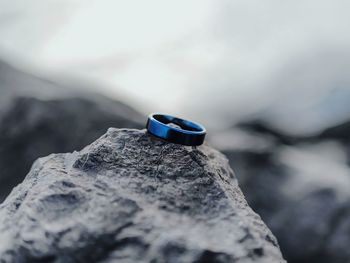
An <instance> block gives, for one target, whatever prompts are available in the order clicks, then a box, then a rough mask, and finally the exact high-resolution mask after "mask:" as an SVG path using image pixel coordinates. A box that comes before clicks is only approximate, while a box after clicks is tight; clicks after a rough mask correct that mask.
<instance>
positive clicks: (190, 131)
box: [146, 113, 206, 146]
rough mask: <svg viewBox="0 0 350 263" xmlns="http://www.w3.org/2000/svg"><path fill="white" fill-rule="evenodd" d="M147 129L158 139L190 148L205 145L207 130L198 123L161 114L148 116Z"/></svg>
mask: <svg viewBox="0 0 350 263" xmlns="http://www.w3.org/2000/svg"><path fill="white" fill-rule="evenodd" d="M170 124H175V125H170ZM174 126H179V128H178V127H174ZM146 128H147V131H148V132H149V133H150V134H152V135H154V136H156V137H159V138H162V139H164V140H166V141H168V142H171V143H177V144H183V145H188V146H198V145H201V144H203V142H204V138H205V135H206V130H205V128H204V127H203V126H202V125H200V124H198V123H195V122H192V121H188V120H184V119H180V118H177V117H173V116H170V115H165V114H159V113H153V114H150V115H149V116H148V120H147V125H146Z"/></svg>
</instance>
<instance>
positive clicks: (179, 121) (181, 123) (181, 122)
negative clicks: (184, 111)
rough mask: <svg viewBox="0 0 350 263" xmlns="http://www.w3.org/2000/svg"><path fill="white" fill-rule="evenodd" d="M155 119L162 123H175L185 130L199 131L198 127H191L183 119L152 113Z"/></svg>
mask: <svg viewBox="0 0 350 263" xmlns="http://www.w3.org/2000/svg"><path fill="white" fill-rule="evenodd" d="M153 117H154V118H155V119H156V120H158V121H160V122H161V123H164V124H175V125H176V126H179V127H180V128H181V129H183V130H186V131H201V130H200V129H199V128H196V127H191V126H189V125H187V124H186V123H185V121H184V120H182V119H179V118H168V117H166V116H163V115H154V116H153Z"/></svg>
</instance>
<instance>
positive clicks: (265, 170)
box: [212, 121, 350, 263]
mask: <svg viewBox="0 0 350 263" xmlns="http://www.w3.org/2000/svg"><path fill="white" fill-rule="evenodd" d="M347 127H348V124H347V123H344V124H343V125H339V126H336V127H330V128H329V129H327V130H325V132H322V133H320V134H319V135H315V136H313V137H312V136H308V137H306V136H305V137H304V138H302V137H295V138H293V137H291V135H287V134H283V133H281V131H279V130H275V129H274V128H273V127H271V126H268V124H267V123H263V122H259V121H253V122H252V123H251V124H249V122H246V123H244V124H241V125H238V126H236V127H234V128H232V129H230V130H228V131H225V132H223V133H222V134H216V135H214V136H213V138H212V142H213V144H214V145H220V146H221V147H219V148H220V149H221V150H222V151H223V152H224V153H225V154H226V156H227V157H228V158H229V161H230V165H231V167H233V168H234V170H235V173H236V175H237V178H238V181H239V185H240V187H241V189H242V191H243V193H244V194H245V196H246V198H247V201H248V203H249V205H250V206H251V207H252V208H253V210H254V211H256V212H257V213H258V214H259V215H260V216H261V217H262V219H263V220H264V222H265V223H266V224H267V226H268V227H269V228H270V229H271V231H272V232H273V234H274V235H276V237H277V239H278V241H279V244H280V247H281V251H282V254H283V255H284V257H285V258H286V260H287V261H288V262H289V263H305V262H308V263H328V262H332V263H342V262H350V253H349V250H348V249H345V247H349V246H350V239H349V237H350V227H349V226H350V224H349V223H348V222H350V213H349V211H350V192H349V189H350V167H349V166H348V157H347V156H348V154H347V152H348V148H347V147H346V145H347V144H346V136H347V133H346V129H347Z"/></svg>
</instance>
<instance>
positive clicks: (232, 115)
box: [0, 0, 350, 263]
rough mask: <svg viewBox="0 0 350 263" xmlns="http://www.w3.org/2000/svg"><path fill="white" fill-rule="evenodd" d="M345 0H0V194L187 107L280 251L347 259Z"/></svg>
mask: <svg viewBox="0 0 350 263" xmlns="http://www.w3.org/2000/svg"><path fill="white" fill-rule="evenodd" d="M349 10H350V2H349V1H345V0H334V1H326V0H304V1H277V0H266V1H258V0H251V1H243V0H221V1H214V0H200V1H199V0H191V1H185V0H178V1H161V0H148V1H141V0H140V1H137V0H129V1H120V0H102V1H101V0H100V1H97V0H91V1H81V0H69V1H68V0H45V1H44V0H34V1H24V0H0V36H1V37H0V201H2V200H3V199H4V198H5V197H6V196H7V194H8V193H9V192H10V191H11V189H12V187H14V186H15V185H16V184H18V183H19V182H21V181H22V180H23V178H24V177H25V174H26V173H27V172H28V170H29V169H30V166H31V164H32V162H33V161H34V160H35V159H36V158H38V157H40V156H45V155H47V154H50V153H52V152H65V151H73V150H77V149H81V148H82V147H84V146H85V145H87V144H89V143H91V142H92V141H93V140H94V139H96V138H97V137H98V136H100V135H102V134H103V133H104V132H105V130H106V129H107V127H109V126H115V127H130V128H142V127H143V126H144V120H145V118H146V115H147V114H148V113H150V112H165V113H170V114H173V115H179V116H183V117H185V118H190V119H194V120H198V121H200V122H201V123H203V124H204V125H205V126H206V127H207V128H208V130H209V136H208V143H209V144H211V145H213V146H214V147H216V148H218V149H219V150H221V151H223V152H224V153H225V154H226V155H227V157H228V158H229V161H230V164H231V166H232V168H233V169H234V171H235V172H236V175H237V177H238V180H239V183H240V185H241V188H242V190H243V192H244V194H245V195H246V197H247V200H248V202H249V204H250V205H251V206H252V208H253V209H254V210H255V211H256V212H257V213H259V214H260V215H261V217H262V218H263V220H264V221H265V222H266V223H267V225H268V226H269V227H270V229H271V230H272V232H273V233H274V234H275V235H276V237H277V239H278V241H279V243H280V246H281V250H282V252H283V254H284V256H285V258H286V259H287V260H288V262H297V263H306V262H308V263H309V262H311V263H312V262H318V263H319V262H321V263H322V262H350V251H349V250H348V247H349V245H350V168H349V165H350V150H349V145H350V74H349V72H350V16H349Z"/></svg>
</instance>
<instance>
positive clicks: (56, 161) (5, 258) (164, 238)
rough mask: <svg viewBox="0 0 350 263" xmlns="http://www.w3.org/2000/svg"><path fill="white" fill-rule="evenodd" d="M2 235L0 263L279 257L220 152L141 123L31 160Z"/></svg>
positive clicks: (2, 212) (1, 212) (2, 214)
mask: <svg viewBox="0 0 350 263" xmlns="http://www.w3.org/2000/svg"><path fill="white" fill-rule="evenodd" d="M0 233H1V236H0V258H1V260H2V261H1V262H2V263H9V262H18V263H20V262H55V263H59V262H104V263H107V262H118V263H124V262H128V263H132V262H152V263H155V262H182V263H186V262H196V263H204V262H211V263H215V262H242V263H243V262H244V263H248V262H266V263H273V262H285V261H284V260H283V259H282V256H281V254H280V251H279V248H278V245H277V241H276V239H275V238H274V236H273V235H272V234H271V232H270V231H269V230H268V229H267V227H266V226H265V224H264V223H263V222H262V221H261V219H260V217H259V216H258V215H257V214H255V213H254V212H253V211H252V210H251V209H250V208H249V206H248V205H247V203H246V201H245V199H244V197H243V194H242V192H241V191H240V189H239V187H238V185H237V180H236V178H235V176H234V174H233V172H232V170H231V169H230V167H229V165H228V161H227V159H226V158H225V157H224V156H223V155H222V154H220V153H219V152H217V151H215V150H213V149H212V148H210V147H208V146H206V145H203V146H200V147H197V148H195V147H188V146H182V145H176V144H169V143H166V142H163V141H161V140H159V139H156V138H154V137H151V136H150V135H148V134H147V133H146V132H145V131H144V130H130V129H114V128H111V129H109V130H108V132H107V134H105V135H103V136H102V137H101V138H99V139H98V140H97V141H95V142H94V143H92V144H91V145H90V146H87V147H86V148H84V149H83V150H82V151H80V152H74V153H67V154H53V155H50V156H48V157H45V158H41V159H39V160H38V161H36V162H35V164H34V165H33V167H32V169H31V171H30V173H29V174H28V175H27V176H26V178H25V180H24V181H23V182H22V183H21V184H20V185H19V186H17V187H16V188H14V190H13V191H12V193H11V194H10V195H9V196H8V197H7V199H6V200H5V201H4V203H3V204H1V205H0Z"/></svg>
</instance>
